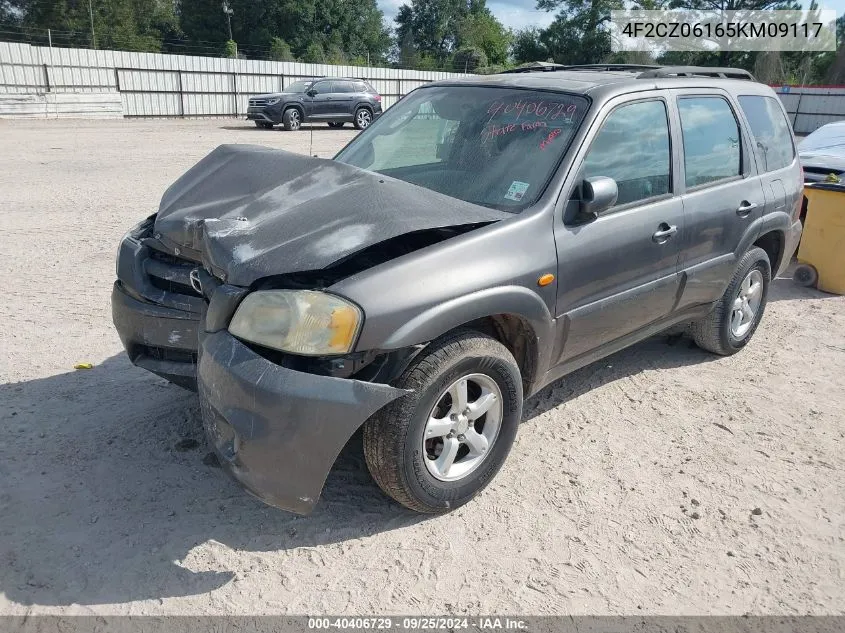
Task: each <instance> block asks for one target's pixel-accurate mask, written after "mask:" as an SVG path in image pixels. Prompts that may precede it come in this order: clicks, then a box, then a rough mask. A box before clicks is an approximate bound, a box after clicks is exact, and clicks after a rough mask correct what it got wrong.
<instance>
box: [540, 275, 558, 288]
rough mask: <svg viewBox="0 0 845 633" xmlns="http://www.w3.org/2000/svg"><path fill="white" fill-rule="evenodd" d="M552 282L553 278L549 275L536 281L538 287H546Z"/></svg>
mask: <svg viewBox="0 0 845 633" xmlns="http://www.w3.org/2000/svg"><path fill="white" fill-rule="evenodd" d="M554 280H555V276H554V275H552V274H551V273H546V274H545V275H543V276H542V277H540V278H539V279H538V280H537V285H538V286H548V285H549V284H550V283H552V282H553V281H554Z"/></svg>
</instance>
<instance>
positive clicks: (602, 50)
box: [537, 0, 624, 64]
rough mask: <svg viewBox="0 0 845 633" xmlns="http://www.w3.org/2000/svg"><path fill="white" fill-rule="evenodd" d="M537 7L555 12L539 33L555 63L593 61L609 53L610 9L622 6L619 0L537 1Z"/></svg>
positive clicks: (621, 7) (596, 61) (601, 58)
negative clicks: (556, 10) (555, 15)
mask: <svg viewBox="0 0 845 633" xmlns="http://www.w3.org/2000/svg"><path fill="white" fill-rule="evenodd" d="M537 8H539V9H546V10H547V11H553V10H555V9H559V13H558V15H557V17H556V18H555V20H554V22H552V23H551V24H550V25H549V27H548V28H547V29H546V30H545V31H543V33H542V34H541V36H540V41H541V43H542V45H543V46H544V47H545V48H546V49H547V50H548V52H549V55H550V56H551V58H552V59H553V60H554V61H555V62H557V63H559V64H594V63H600V62H603V61H606V59H607V58H608V57H609V56H610V55H611V47H610V32H609V31H608V25H609V23H610V12H611V11H614V10H618V9H623V8H624V6H623V2H622V0H592V1H591V0H540V1H539V2H538V3H537Z"/></svg>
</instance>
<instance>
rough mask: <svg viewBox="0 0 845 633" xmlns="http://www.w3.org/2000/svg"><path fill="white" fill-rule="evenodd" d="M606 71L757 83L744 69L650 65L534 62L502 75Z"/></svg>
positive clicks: (503, 72)
mask: <svg viewBox="0 0 845 633" xmlns="http://www.w3.org/2000/svg"><path fill="white" fill-rule="evenodd" d="M564 70H566V71H572V70H575V71H590V70H592V71H605V72H638V71H639V72H640V74H639V75H637V79H657V78H669V77H719V78H721V79H744V80H746V81H757V80H756V79H755V78H754V75H752V74H751V73H750V72H748V71H747V70H743V69H742V68H712V67H708V66H655V65H648V64H574V65H564V64H552V63H550V62H532V63H530V64H526V65H524V66H520V67H519V68H512V69H510V70H504V71H502V72H501V73H500V74H503V75H504V74H512V73H535V72H557V71H564Z"/></svg>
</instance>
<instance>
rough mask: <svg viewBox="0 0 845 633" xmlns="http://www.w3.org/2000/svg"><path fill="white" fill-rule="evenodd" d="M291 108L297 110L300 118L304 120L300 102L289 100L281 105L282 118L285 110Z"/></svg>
mask: <svg viewBox="0 0 845 633" xmlns="http://www.w3.org/2000/svg"><path fill="white" fill-rule="evenodd" d="M291 108H293V109H295V110H299V116H300V119H301V120H302V121H303V122H304V121H305V108H303V107H302V104H301V103H298V102H296V101H289V102H288V103H286V104H285V105H283V106H282V117H283V118H284V116H285V112H287V111H288V110H290V109H291Z"/></svg>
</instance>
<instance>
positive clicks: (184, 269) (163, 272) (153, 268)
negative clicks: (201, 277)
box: [144, 251, 202, 297]
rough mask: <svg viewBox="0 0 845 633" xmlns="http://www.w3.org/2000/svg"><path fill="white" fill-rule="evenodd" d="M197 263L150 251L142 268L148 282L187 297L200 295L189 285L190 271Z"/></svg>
mask: <svg viewBox="0 0 845 633" xmlns="http://www.w3.org/2000/svg"><path fill="white" fill-rule="evenodd" d="M197 265H198V264H197V263H196V262H193V261H191V260H190V259H183V258H181V257H176V256H174V255H171V254H169V253H162V252H161V251H152V253H151V255H150V258H149V259H148V260H147V261H146V262H145V263H144V269H145V271H146V273H147V277H149V279H150V283H151V284H152V285H153V286H155V287H156V288H158V289H159V290H163V291H165V292H172V293H175V294H179V295H187V296H189V297H202V295H201V294H200V293H198V292H197V291H196V290H194V288H193V286H191V271H192V270H193V269H194V268H196V267H197Z"/></svg>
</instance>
